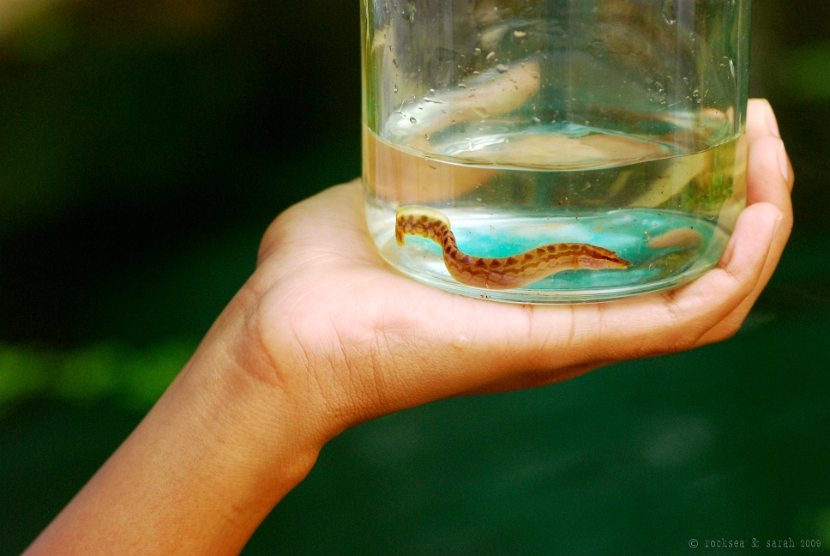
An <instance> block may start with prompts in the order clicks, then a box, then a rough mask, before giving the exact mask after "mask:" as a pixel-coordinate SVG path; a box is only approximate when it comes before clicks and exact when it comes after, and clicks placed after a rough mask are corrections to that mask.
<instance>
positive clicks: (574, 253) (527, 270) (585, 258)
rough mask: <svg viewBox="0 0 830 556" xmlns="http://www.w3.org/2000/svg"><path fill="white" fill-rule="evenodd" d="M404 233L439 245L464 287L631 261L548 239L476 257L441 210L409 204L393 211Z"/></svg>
mask: <svg viewBox="0 0 830 556" xmlns="http://www.w3.org/2000/svg"><path fill="white" fill-rule="evenodd" d="M406 236H418V237H423V238H426V239H429V240H431V241H433V242H435V243H437V244H438V245H439V246H441V248H442V249H443V252H444V264H445V265H446V267H447V270H448V271H449V273H450V275H451V276H452V277H453V278H455V280H457V281H458V282H460V283H462V284H466V285H468V286H474V287H478V288H487V289H491V290H505V289H512V288H521V287H524V286H527V285H529V284H532V283H534V282H538V281H539V280H542V279H543V278H546V277H548V276H551V275H552V274H556V273H557V272H561V271H563V270H580V269H587V270H605V269H623V268H627V267H629V266H631V263H630V262H628V261H626V260H625V259H623V258H621V257H619V256H618V255H617V254H616V253H615V252H614V251H610V250H608V249H604V248H602V247H597V246H596V245H589V244H586V243H552V244H550V245H543V246H541V247H537V248H536V249H531V250H530V251H527V252H525V253H522V254H520V255H514V256H511V257H500V258H489V257H475V256H473V255H468V254H466V253H463V252H461V251H459V250H458V244H457V243H456V240H455V235H454V234H453V233H452V231H451V229H450V220H449V218H447V216H446V215H445V214H444V213H442V212H441V211H439V210H436V209H434V208H430V207H422V206H416V205H409V206H404V207H401V208H400V209H399V210H398V212H397V214H396V215H395V240H396V241H397V242H398V245H403V244H404V241H405V237H406Z"/></svg>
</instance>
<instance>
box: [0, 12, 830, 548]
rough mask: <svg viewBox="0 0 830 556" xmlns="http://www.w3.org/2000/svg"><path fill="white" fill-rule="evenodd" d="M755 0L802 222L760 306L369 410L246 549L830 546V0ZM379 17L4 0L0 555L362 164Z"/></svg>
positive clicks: (122, 433) (769, 87)
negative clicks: (555, 374)
mask: <svg viewBox="0 0 830 556" xmlns="http://www.w3.org/2000/svg"><path fill="white" fill-rule="evenodd" d="M753 11H754V13H753V26H754V27H753V52H752V59H753V66H752V79H753V86H752V90H753V95H754V96H766V97H768V98H769V99H770V100H771V101H772V103H773V105H774V106H775V108H776V110H777V112H778V114H779V121H780V126H781V132H782V135H783V137H784V139H785V141H786V142H787V145H788V150H789V153H790V155H791V157H792V159H793V164H794V166H795V169H796V175H797V185H796V190H795V207H796V229H795V231H794V234H793V238H792V240H791V243H790V246H789V248H788V250H787V252H786V254H785V257H784V260H783V261H782V263H781V266H780V268H779V271H778V272H777V274H776V275H775V277H774V279H773V282H772V284H771V285H770V286H769V288H768V290H767V291H766V292H765V293H764V295H763V297H762V298H761V300H760V301H759V303H758V305H757V307H756V309H755V310H754V311H753V312H752V314H751V315H750V317H749V319H748V320H747V323H746V325H745V326H744V328H743V329H742V331H741V332H740V333H739V334H738V335H737V336H736V337H735V338H734V339H732V340H730V341H729V342H726V343H724V344H721V345H716V346H711V347H707V348H704V349H699V350H696V351H694V352H691V353H686V354H680V355H676V356H671V357H663V358H659V359H653V360H647V361H636V362H630V363H625V364H619V365H615V366H613V367H609V368H607V369H604V370H601V371H599V372H595V373H592V374H590V375H588V376H585V377H582V378H579V379H576V380H573V381H570V382H568V383H565V384H561V385H556V386H553V387H548V388H543V389H538V390H533V391H529V392H520V393H513V394H506V395H496V396H483V397H472V398H466V399H457V400H448V401H444V402H440V403H435V404H431V405H429V406H426V407H422V408H418V409H415V410H410V411H407V412H404V413H401V414H397V415H393V416H389V417H386V418H383V419H380V420H377V421H374V422H371V423H366V424H364V425H362V426H360V427H357V428H355V429H353V430H350V431H348V432H346V433H344V434H343V435H342V436H340V437H339V438H337V439H335V440H334V441H333V442H331V443H330V444H329V445H328V446H327V447H326V448H325V449H324V451H323V453H322V454H321V456H320V459H319V463H318V464H317V466H316V467H315V468H314V470H313V471H312V473H311V475H310V476H309V477H308V479H307V480H306V481H305V482H304V483H302V484H301V485H300V486H299V487H298V488H297V489H296V490H295V491H293V492H292V493H291V494H290V495H289V496H288V497H287V498H286V499H285V500H284V501H283V503H282V504H280V506H278V507H277V509H276V510H275V511H274V512H273V513H272V515H271V516H270V517H269V518H268V519H267V520H266V522H265V523H264V524H263V526H262V527H261V528H260V530H259V531H258V532H257V534H256V535H255V536H254V538H253V539H252V541H251V543H250V544H249V546H248V548H247V549H246V551H245V552H244V554H251V555H253V554H327V555H328V554H332V555H334V554H481V555H489V554H597V555H607V554H643V555H647V554H655V555H658V554H659V555H666V554H687V553H692V552H695V551H693V550H692V549H690V548H689V541H690V539H698V540H699V542H700V548H698V550H700V551H705V552H707V553H720V551H718V550H713V549H708V550H706V549H705V548H704V541H705V540H706V539H714V540H717V539H721V538H725V539H743V540H745V541H746V542H747V543H749V542H750V541H751V539H752V538H756V539H758V540H759V541H761V543H762V546H764V545H763V543H765V542H766V541H767V540H778V539H784V540H787V539H790V538H792V539H793V540H794V541H795V542H796V544H797V545H798V542H799V540H800V539H820V540H821V542H822V544H823V547H825V548H822V549H818V552H822V551H826V550H828V549H830V478H828V470H830V435H829V434H828V428H830V427H828V425H830V403H828V400H830V363H828V357H830V347H828V346H830V310H828V309H830V279H829V278H830V258H828V257H827V253H828V252H830V233H828V232H830V219H829V218H828V210H830V188H828V187H827V180H826V178H827V176H828V175H830V125H828V124H830V2H816V1H815V0H786V1H784V0H756V2H755V5H754V7H753ZM358 43H359V19H358V5H357V1H356V0H306V1H305V2H303V3H301V4H296V3H288V2H258V1H254V0H236V1H234V2H231V1H230V0H133V1H130V2H126V1H123V0H121V1H118V0H108V1H104V0H63V1H58V0H54V1H50V0H0V554H18V553H19V552H21V551H22V550H23V549H24V548H25V546H26V545H27V544H28V543H29V542H31V540H32V539H33V538H34V537H35V536H36V535H37V533H38V532H39V531H40V530H41V529H42V528H43V527H44V526H45V525H46V524H47V523H48V522H49V521H50V520H51V519H52V518H53V517H54V515H55V514H56V513H57V512H58V511H59V510H60V509H61V508H62V507H63V506H64V505H65V504H66V503H67V502H68V500H69V499H70V498H71V497H72V495H73V494H74V493H75V492H76V491H77V490H78V489H79V488H80V487H81V486H82V485H83V484H84V482H85V481H86V480H87V479H88V478H89V477H90V476H91V475H92V473H94V471H95V470H96V469H97V468H98V467H99V466H100V465H101V464H102V463H103V461H104V459H105V458H106V457H107V456H108V455H109V454H110V453H111V452H112V451H113V450H114V449H115V448H116V447H117V446H118V444H119V443H120V442H121V441H122V440H123V439H124V438H125V437H126V436H127V435H128V434H129V432H130V430H131V429H132V428H133V427H134V426H135V425H136V424H137V423H138V421H139V420H140V419H141V417H142V415H143V413H144V412H146V411H147V410H148V409H149V407H150V406H151V405H152V403H153V402H154V400H155V399H156V398H157V397H158V396H159V395H160V394H161V392H163V390H164V388H165V387H166V385H167V384H168V383H169V382H170V381H171V380H172V378H173V377H174V376H175V374H176V372H177V371H178V369H179V368H180V367H181V365H182V364H183V363H184V362H185V361H186V360H187V358H188V357H189V355H190V353H192V351H193V349H194V348H195V346H196V344H197V342H198V341H199V338H200V337H201V336H202V335H203V334H204V332H205V331H206V330H207V328H208V327H209V326H210V324H211V322H212V320H213V319H214V318H215V317H216V316H217V315H218V314H219V312H220V311H221V309H222V308H223V306H224V305H225V304H226V303H227V301H228V300H229V299H230V297H231V296H232V295H233V294H234V292H235V291H236V290H237V289H238V288H239V287H240V285H241V284H242V283H243V282H244V280H245V279H246V277H247V276H248V275H249V274H250V272H251V271H252V269H253V265H254V260H255V254H256V248H257V243H258V240H259V236H260V234H261V233H262V232H263V231H264V229H265V227H266V226H267V225H268V223H269V222H270V221H271V219H273V218H274V217H275V216H276V215H277V214H278V213H279V212H280V211H281V210H283V209H284V208H285V207H287V206H288V205H290V204H291V203H293V202H296V201H298V200H300V199H302V198H304V197H307V196H308V195H311V194H312V193H314V192H316V191H319V190H320V189H322V188H324V187H327V186H329V185H332V184H335V183H338V182H342V181H346V180H348V179H351V178H352V177H354V176H357V175H358V174H359V172H360V135H359V132H360V129H359V109H360V91H359V85H360V78H359V72H360V69H359V44H358ZM797 550H799V551H800V552H803V550H801V549H800V548H798V549H797ZM811 551H813V552H814V551H816V550H811ZM765 552H767V553H774V552H775V551H774V550H772V551H771V550H765ZM723 553H734V551H724V552H723Z"/></svg>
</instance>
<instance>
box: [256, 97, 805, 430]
mask: <svg viewBox="0 0 830 556" xmlns="http://www.w3.org/2000/svg"><path fill="white" fill-rule="evenodd" d="M753 108H754V113H753ZM760 108H762V107H759V106H758V105H757V104H755V105H754V106H752V105H751V111H750V119H751V123H750V129H749V135H750V142H751V144H752V147H751V149H752V150H751V155H750V172H749V182H750V183H749V187H750V192H749V197H750V200H749V202H750V205H751V206H750V207H749V208H748V209H747V210H746V211H745V212H744V213H743V214H742V215H741V218H740V220H739V223H738V226H737V227H736V230H735V234H734V237H733V241H732V242H731V243H730V246H729V247H728V249H727V253H726V254H725V255H724V258H723V259H722V261H721V263H720V265H719V267H718V268H717V269H715V270H713V271H712V272H710V273H708V274H707V275H705V276H703V277H701V278H700V279H698V280H696V281H695V282H693V283H691V284H689V285H687V286H685V287H683V288H680V289H678V290H675V291H672V292H668V293H664V294H655V295H650V296H644V297H639V298H633V299H631V300H627V301H619V302H614V303H607V304H602V305H579V306H573V307H570V306H567V307H564V306H563V307H533V306H517V305H507V304H500V303H494V302H487V301H481V300H476V299H470V298H466V297H461V296H456V295H452V294H449V293H446V292H443V291H441V290H438V289H435V288H432V287H429V286H426V285H423V284H420V283H418V282H415V281H414V280H412V279H409V278H407V277H405V276H403V275H401V274H399V273H398V272H397V271H395V270H394V269H392V268H391V267H390V266H389V265H387V264H386V263H385V262H384V261H383V259H382V258H381V257H380V256H379V255H378V254H377V251H376V250H375V247H374V244H373V242H372V240H371V238H370V236H369V233H368V231H367V229H366V225H365V222H364V216H363V210H362V200H361V199H362V196H361V190H360V185H359V184H357V183H353V184H349V185H345V186H341V187H337V188H333V189H330V190H328V191H325V192H323V193H322V194H320V195H318V196H316V197H314V198H312V199H309V200H307V201H305V202H303V203H301V204H299V205H297V206H295V207H293V208H292V209H290V210H289V211H287V212H286V213H285V214H284V215H283V216H281V217H280V219H278V220H277V221H276V222H275V224H274V225H273V226H272V228H271V229H270V230H269V233H268V234H267V235H266V238H265V240H264V242H263V248H262V252H261V265H260V268H259V270H258V273H257V274H258V275H259V281H261V282H262V284H263V286H264V287H265V289H266V290H267V292H268V293H267V295H266V296H265V297H264V298H263V304H264V305H263V306H264V310H265V311H266V314H268V315H269V323H270V326H271V327H272V328H271V330H270V333H269V334H267V336H268V337H269V338H270V339H271V341H272V342H273V351H274V353H275V354H277V355H276V356H277V357H285V354H286V353H291V354H292V357H293V359H294V360H293V361H292V362H294V363H296V362H301V363H302V364H303V366H304V368H306V369H313V372H314V373H315V375H316V376H315V380H316V381H317V383H318V384H323V385H324V386H323V388H326V386H325V385H334V386H333V388H334V389H335V390H339V391H341V392H342V393H343V394H345V395H344V396H342V399H344V400H352V402H350V403H353V400H355V399H358V400H362V405H361V407H360V408H359V410H358V411H357V412H356V413H357V414H356V415H353V416H352V417H351V418H353V419H364V418H369V417H373V416H375V415H377V414H381V413H385V412H388V411H394V410H397V409H400V408H402V407H407V406H411V405H416V404H419V403H424V402H427V401H430V400H433V399H436V398H441V397H446V396H449V395H456V394H460V393H465V392H475V391H494V390H503V389H511V388H518V387H527V386H534V385H540V384H545V383H549V382H555V381H557V380H562V379H564V378H569V377H571V376H574V375H576V374H579V373H581V372H584V371H586V370H589V369H591V368H594V367H597V366H599V365H602V364H604V363H607V362H612V361H618V360H622V359H629V358H634V357H643V356H650V355H657V354H661V353H667V352H673V351H679V350H682V349H690V348H692V347H695V346H698V345H702V344H705V343H709V342H713V341H718V340H722V339H725V338H726V337H729V336H730V335H731V334H733V333H734V332H735V331H736V330H737V329H738V328H739V326H740V324H741V322H742V321H743V319H744V318H745V316H746V314H747V313H748V311H749V309H750V308H751V306H752V304H753V303H754V301H755V299H756V298H757V296H758V295H759V294H760V292H761V290H762V289H763V287H764V285H765V284H766V282H767V281H768V280H769V277H770V276H771V274H772V272H773V270H774V268H775V266H776V264H777V262H778V259H779V257H780V254H781V250H782V249H783V246H784V243H785V242H786V239H787V235H788V232H789V228H790V226H791V209H790V206H789V192H788V190H787V187H786V186H787V185H789V184H785V183H784V179H783V178H779V179H778V181H777V182H776V181H775V180H772V179H771V178H769V176H770V175H774V174H771V173H770V169H769V168H768V166H769V165H770V164H776V163H775V161H774V160H770V156H769V152H767V151H769V150H770V149H771V148H773V147H772V145H771V143H772V142H771V141H769V139H771V138H769V137H767V135H768V134H765V133H764V132H763V131H762V130H763V129H765V128H762V127H760V123H759V118H761V117H762V116H763V114H762V113H761V112H760ZM753 115H754V116H755V123H754V124H753V123H752V117H753ZM759 130H761V131H759ZM773 158H774V157H773ZM773 167H774V168H775V166H773ZM782 214H783V215H784V216H783V219H784V220H785V221H786V225H785V226H781V227H780V230H781V231H780V232H779V233H777V234H776V235H775V237H773V233H774V229H775V227H776V226H775V221H776V220H777V219H779V218H780V217H781V215H782ZM770 244H772V246H771V247H770ZM351 413H352V412H350V414H351Z"/></svg>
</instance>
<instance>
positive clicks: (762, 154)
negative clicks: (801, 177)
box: [701, 136, 793, 345]
mask: <svg viewBox="0 0 830 556" xmlns="http://www.w3.org/2000/svg"><path fill="white" fill-rule="evenodd" d="M783 148H784V145H783V143H781V140H780V139H776V138H774V137H770V136H764V137H760V138H758V139H757V140H756V141H755V142H754V143H752V146H751V147H750V152H749V170H748V176H747V180H748V191H747V197H748V199H747V202H748V204H749V205H750V206H752V205H756V204H759V203H768V204H771V205H773V206H775V207H776V208H777V209H778V210H779V211H781V221H780V222H779V224H778V229H777V232H776V234H775V237H774V238H773V241H772V245H771V247H770V252H769V255H768V257H767V260H766V262H765V264H764V268H763V270H762V271H761V275H760V276H759V278H758V281H757V284H756V285H755V288H754V290H753V292H752V293H751V294H750V295H748V296H747V298H746V299H745V300H744V301H743V302H742V303H741V304H740V305H739V306H738V307H737V308H736V309H735V311H734V312H733V313H732V314H731V315H729V316H728V317H727V318H726V319H724V321H723V322H721V323H720V324H718V325H717V326H716V327H714V328H713V329H712V330H711V331H709V332H708V333H707V334H706V335H704V337H702V338H701V345H702V344H705V343H711V342H716V341H721V340H723V339H726V338H728V337H730V336H731V335H732V334H734V333H735V332H737V330H738V329H739V328H740V326H741V324H742V323H743V321H744V319H745V318H746V316H747V315H748V314H749V311H750V310H751V309H752V306H753V305H754V304H755V301H756V300H757V299H758V297H759V296H760V295H761V292H762V291H763V289H764V288H765V287H766V285H767V283H769V280H770V278H772V275H773V273H774V272H775V269H776V267H777V266H778V262H779V260H780V259H781V254H782V253H783V251H784V247H785V246H786V244H787V241H788V239H789V237H790V232H791V230H792V227H793V210H792V201H791V198H790V187H791V186H790V185H788V184H791V183H792V182H791V180H792V173H789V174H788V175H787V174H784V173H783V172H784V171H783V170H782V168H781V164H780V159H779V156H780V155H781V153H782V152H783ZM784 156H786V153H784Z"/></svg>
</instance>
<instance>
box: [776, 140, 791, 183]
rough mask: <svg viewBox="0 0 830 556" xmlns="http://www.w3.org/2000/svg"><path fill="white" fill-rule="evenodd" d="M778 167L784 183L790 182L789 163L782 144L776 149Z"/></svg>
mask: <svg viewBox="0 0 830 556" xmlns="http://www.w3.org/2000/svg"><path fill="white" fill-rule="evenodd" d="M778 166H779V168H781V175H782V176H784V181H790V162H789V160H788V159H787V149H786V147H784V142H783V141H782V142H781V146H780V147H778Z"/></svg>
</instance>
